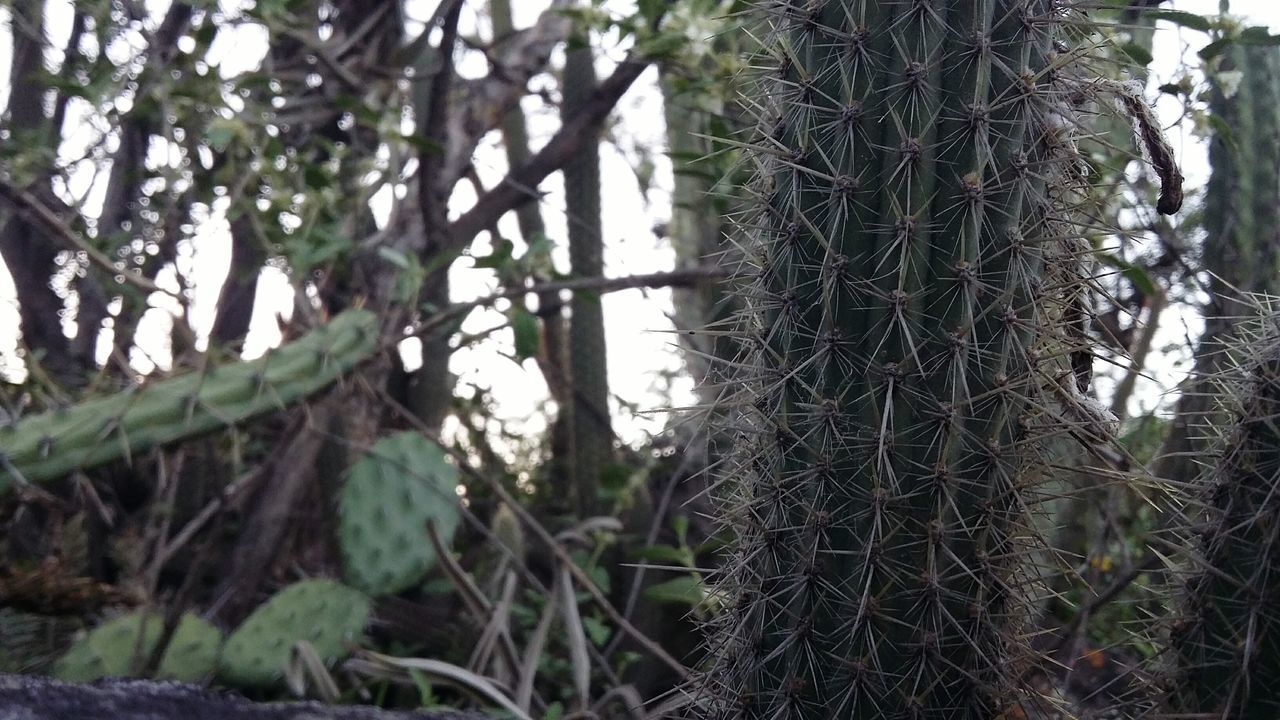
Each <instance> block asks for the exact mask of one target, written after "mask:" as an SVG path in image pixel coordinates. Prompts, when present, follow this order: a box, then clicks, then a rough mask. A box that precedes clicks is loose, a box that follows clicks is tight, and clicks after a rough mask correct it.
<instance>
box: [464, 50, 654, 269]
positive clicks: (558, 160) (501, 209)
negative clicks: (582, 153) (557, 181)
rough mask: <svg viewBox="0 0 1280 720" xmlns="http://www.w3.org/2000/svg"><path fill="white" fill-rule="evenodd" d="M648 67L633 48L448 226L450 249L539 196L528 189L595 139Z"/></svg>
mask: <svg viewBox="0 0 1280 720" xmlns="http://www.w3.org/2000/svg"><path fill="white" fill-rule="evenodd" d="M648 67H649V61H648V60H647V59H644V58H642V57H641V56H640V55H639V54H638V53H636V52H632V53H631V55H629V56H628V57H627V59H626V60H623V61H622V64H620V65H619V66H618V67H617V69H616V70H614V71H613V74H612V75H610V76H609V77H608V78H607V79H606V80H604V81H603V82H601V83H600V85H599V86H598V87H597V88H596V90H595V92H593V93H592V94H591V97H589V98H587V101H586V103H585V104H584V105H583V106H582V109H581V110H580V111H579V112H578V113H577V114H576V115H574V116H573V117H571V118H569V119H568V120H567V121H566V122H565V123H564V124H563V125H562V126H561V127H560V130H559V131H558V132H556V134H555V135H554V136H552V138H551V139H550V140H549V141H547V144H546V145H544V146H543V147H542V149H541V150H539V151H538V153H537V154H536V155H534V156H533V157H532V158H530V159H529V161H528V162H526V163H525V164H524V165H521V166H520V167H519V168H516V169H515V170H513V171H512V172H511V173H510V174H509V175H507V176H506V177H505V178H503V180H502V182H501V183H499V184H498V186H497V187H495V188H493V189H492V190H490V191H489V192H487V193H485V194H484V195H482V196H480V199H479V200H477V201H476V204H475V206H474V207H472V208H471V209H470V210H468V211H467V212H465V213H463V215H462V217H459V218H458V219H457V220H454V221H453V222H452V223H451V224H450V225H449V237H450V238H451V240H450V243H451V245H452V246H453V247H454V248H461V247H465V246H466V245H467V243H469V242H471V239H472V238H474V237H475V236H476V235H478V234H479V233H480V232H481V231H482V230H485V229H486V228H488V227H490V226H492V225H493V223H494V222H496V221H497V220H498V218H500V217H502V216H503V214H505V213H506V212H507V211H508V210H514V209H516V208H518V207H520V206H521V205H523V204H524V203H526V202H529V200H531V199H533V198H535V197H537V195H536V193H534V192H532V189H533V188H536V187H538V185H539V184H540V183H541V182H542V181H543V180H545V179H546V178H547V176H549V175H551V173H553V172H555V171H557V170H559V169H560V168H562V167H563V166H564V164H565V163H567V162H568V161H569V160H570V159H571V158H573V156H574V155H576V154H577V153H578V151H579V150H581V149H582V147H583V145H585V144H586V143H588V142H595V140H596V138H598V137H599V133H600V128H601V127H602V126H603V125H604V121H605V119H606V118H608V117H609V113H611V112H613V108H614V106H616V105H617V104H618V100H619V99H620V98H621V97H622V96H623V94H625V93H626V92H627V90H628V89H630V87H631V85H632V84H633V83H635V81H636V79H637V78H639V77H640V74H641V73H643V72H644V71H645V69H646V68H648Z"/></svg>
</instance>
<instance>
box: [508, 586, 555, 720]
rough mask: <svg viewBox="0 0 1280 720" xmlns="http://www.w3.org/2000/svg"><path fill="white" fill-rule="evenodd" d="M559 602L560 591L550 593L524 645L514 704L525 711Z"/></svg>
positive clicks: (527, 708) (530, 700) (529, 702)
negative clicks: (526, 643)
mask: <svg viewBox="0 0 1280 720" xmlns="http://www.w3.org/2000/svg"><path fill="white" fill-rule="evenodd" d="M559 602H560V593H558V592H553V593H551V595H550V597H548V598H547V605H546V607H544V608H543V609H542V617H540V618H538V626H537V627H536V628H534V630H533V635H531V636H530V637H529V644H528V645H525V647H524V662H522V663H521V664H520V680H519V682H518V683H517V684H516V704H518V705H519V706H520V707H521V708H522V709H524V710H526V711H528V710H529V707H530V705H531V703H532V702H533V681H534V680H535V679H537V677H538V660H540V659H541V658H542V650H543V648H544V647H546V645H547V636H548V635H549V634H550V632H551V622H552V621H553V620H554V619H555V617H556V606H557V605H558V604H559Z"/></svg>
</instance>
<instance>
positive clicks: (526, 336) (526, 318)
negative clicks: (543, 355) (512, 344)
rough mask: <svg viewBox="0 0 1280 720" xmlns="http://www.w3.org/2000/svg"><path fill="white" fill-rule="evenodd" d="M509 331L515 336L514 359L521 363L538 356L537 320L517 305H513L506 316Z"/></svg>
mask: <svg viewBox="0 0 1280 720" xmlns="http://www.w3.org/2000/svg"><path fill="white" fill-rule="evenodd" d="M508 317H509V319H510V322H511V330H512V331H513V332H514V333H515V336H516V357H518V358H520V361H521V362H524V361H525V360H528V359H529V358H531V357H533V356H535V355H537V354H538V319H537V318H535V317H534V316H533V313H531V312H529V311H528V310H526V309H525V308H524V307H522V306H519V305H513V306H512V308H511V311H510V313H509V315H508Z"/></svg>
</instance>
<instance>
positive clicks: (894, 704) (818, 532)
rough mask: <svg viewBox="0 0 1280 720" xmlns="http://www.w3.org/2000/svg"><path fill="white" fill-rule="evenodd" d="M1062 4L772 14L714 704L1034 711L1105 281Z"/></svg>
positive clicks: (953, 712)
mask: <svg viewBox="0 0 1280 720" xmlns="http://www.w3.org/2000/svg"><path fill="white" fill-rule="evenodd" d="M1062 6H1063V3H1061V2H1053V1H1052V0H972V1H970V0H965V1H963V2H961V1H958V0H957V1H955V2H946V1H943V0H932V1H930V0H912V1H906V0H902V1H895V0H878V1H877V0H827V1H825V2H824V1H821V0H811V1H808V2H801V1H800V0H793V1H792V2H769V3H758V4H757V5H756V9H755V10H753V11H752V12H755V13H757V14H759V15H760V16H762V17H761V19H762V20H764V21H766V22H767V23H768V24H769V25H770V28H771V30H770V32H768V34H767V35H766V39H765V48H764V50H765V52H764V55H765V58H764V60H765V62H766V64H770V65H771V66H772V68H771V69H770V70H768V71H767V72H766V74H765V76H764V77H763V79H762V82H761V88H760V91H759V92H758V93H756V94H755V96H754V97H755V99H756V100H757V101H758V103H759V107H760V128H761V129H760V137H759V139H758V140H757V141H756V142H754V143H753V144H752V147H750V148H749V150H748V153H747V154H748V157H749V158H750V159H751V162H753V163H754V164H755V166H756V170H757V173H756V179H755V180H754V182H753V183H752V184H751V185H750V187H749V188H747V190H746V192H748V193H750V198H751V200H752V202H753V203H754V205H755V212H754V214H753V215H752V216H751V217H749V218H747V219H746V220H745V221H744V222H743V223H742V229H743V233H742V234H743V235H745V236H746V237H745V238H744V239H742V240H741V242H742V243H743V244H744V245H745V249H746V258H747V260H746V262H745V263H744V266H743V267H742V269H741V272H740V278H739V280H740V281H741V288H742V290H741V293H742V296H743V299H744V301H745V302H746V304H747V305H748V308H747V310H746V311H745V312H744V313H743V317H742V321H741V324H740V332H739V337H740V339H741V340H742V342H743V344H744V346H745V347H746V351H745V353H744V356H743V358H742V361H741V363H740V364H739V366H740V367H741V369H742V370H741V373H742V378H741V380H742V382H741V385H740V386H741V387H742V388H743V390H742V394H741V396H740V397H738V398H737V399H738V401H739V402H737V403H736V404H735V409H736V410H737V411H738V412H737V413H736V417H735V418H734V419H733V421H732V422H733V424H734V428H733V429H734V430H735V431H736V432H737V434H738V437H739V440H738V441H737V448H736V454H735V459H736V462H735V463H734V464H733V466H732V467H731V468H730V469H729V470H728V471H727V472H726V473H725V475H724V477H723V478H722V483H721V484H720V488H721V498H720V499H721V500H722V502H723V505H722V508H723V512H724V517H725V521H726V522H727V523H728V524H729V525H730V529H731V536H732V537H733V539H734V543H735V547H734V554H733V557H732V558H731V559H730V561H729V564H728V568H727V569H726V570H725V572H724V577H723V579H722V584H721V590H723V592H724V597H725V598H726V600H727V601H728V602H729V604H730V608H729V609H728V610H727V611H726V612H725V613H723V614H722V616H721V617H720V619H719V620H717V623H718V624H717V625H716V626H715V627H713V628H712V639H711V647H710V650H711V654H712V656H713V658H714V661H713V666H712V668H711V669H710V670H709V672H708V675H707V676H706V684H705V686H704V687H705V689H706V693H705V696H704V697H703V701H704V702H703V704H702V707H703V708H704V709H705V710H707V714H708V716H709V717H716V718H728V717H750V718H755V717H761V718H763V717H770V718H785V717H796V718H991V717H995V716H996V715H997V714H998V713H1000V712H1001V711H1002V710H1003V709H1005V708H1007V707H1009V706H1010V705H1011V704H1012V703H1013V702H1015V699H1014V698H1016V697H1017V688H1018V685H1019V669H1020V667H1021V666H1020V665H1019V664H1018V662H1017V661H1018V660H1020V659H1022V658H1023V657H1024V656H1025V655H1026V654H1029V653H1030V650H1029V649H1028V647H1027V644H1026V643H1025V642H1024V641H1023V640H1022V639H1021V637H1020V635H1019V627H1018V622H1017V620H1018V619H1019V618H1021V617H1022V616H1023V612H1022V602H1021V601H1022V599H1023V596H1024V589H1025V588H1026V587H1027V586H1028V584H1029V581H1030V580H1031V579H1032V578H1033V576H1034V568H1033V567H1031V566H1030V565H1031V561H1030V558H1032V557H1035V555H1034V553H1032V552H1031V551H1030V549H1029V545H1030V542H1029V540H1028V538H1029V536H1031V535H1033V534H1034V531H1033V530H1032V528H1031V518H1030V514H1031V510H1030V509H1029V508H1030V506H1031V505H1032V504H1033V501H1034V495H1033V489H1032V485H1033V482H1034V478H1035V477H1036V474H1037V471H1038V467H1039V462H1040V461H1042V460H1043V457H1042V456H1041V453H1040V452H1039V451H1040V450H1042V449H1043V446H1042V445H1041V443H1040V441H1041V440H1045V439H1047V437H1048V435H1049V434H1050V433H1051V432H1053V431H1055V430H1054V429H1053V428H1051V426H1056V431H1061V429H1062V428H1064V427H1066V426H1067V425H1068V423H1066V422H1065V421H1064V420H1063V417H1064V416H1063V414H1062V413H1061V412H1059V410H1060V409H1061V408H1060V404H1061V403H1062V402H1063V400H1062V398H1063V397H1066V398H1071V397H1074V396H1073V395H1072V392H1073V390H1074V386H1069V385H1064V384H1063V382H1062V378H1063V377H1068V376H1069V367H1070V363H1069V361H1068V359H1067V355H1068V354H1069V349H1070V348H1074V349H1077V350H1078V349H1079V340H1078V339H1076V340H1070V339H1069V335H1068V333H1069V331H1068V330H1067V328H1065V327H1064V323H1063V322H1062V321H1061V317H1062V315H1063V308H1064V307H1066V306H1067V305H1068V304H1069V303H1070V302H1071V301H1072V299H1073V298H1074V297H1076V295H1077V293H1079V292H1080V290H1081V287H1082V282H1083V280H1082V278H1081V277H1080V270H1079V264H1078V263H1077V262H1076V261H1075V258H1076V254H1075V253H1076V252H1077V248H1076V247H1075V245H1074V243H1073V241H1072V240H1070V239H1069V238H1071V237H1073V234H1072V230H1073V228H1072V227H1070V225H1069V224H1068V223H1067V221H1066V219H1065V213H1066V209H1067V206H1068V205H1069V204H1070V202H1071V199H1070V198H1071V197H1072V196H1073V194H1072V187H1071V186H1072V185H1073V184H1074V183H1075V182H1076V181H1077V178H1078V177H1079V171H1078V169H1077V163H1078V162H1079V160H1078V158H1077V157H1076V153H1075V151H1074V144H1073V142H1072V139H1071V137H1070V134H1071V132H1072V130H1073V128H1074V123H1073V116H1072V110H1071V106H1070V105H1069V103H1068V102H1067V100H1068V93H1069V92H1070V91H1072V90H1078V89H1079V88H1080V87H1081V85H1080V83H1077V82H1074V77H1073V76H1072V75H1071V72H1072V69H1073V67H1074V63H1073V62H1072V58H1071V57H1069V56H1068V55H1066V54H1064V51H1063V50H1062V49H1061V48H1062V47H1064V46H1062V45H1059V44H1056V43H1055V41H1056V40H1057V38H1056V35H1057V34H1058V31H1059V28H1061V27H1064V26H1065V22H1066V20H1067V18H1066V11H1064V10H1063V9H1062ZM1078 20H1080V21H1083V18H1079V19H1078ZM1073 343H1074V345H1073ZM1068 383H1069V381H1068ZM1051 388H1057V390H1056V391H1053V392H1051V391H1050V389H1051ZM1054 408H1059V410H1055V409H1054Z"/></svg>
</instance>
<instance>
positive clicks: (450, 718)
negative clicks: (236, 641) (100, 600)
mask: <svg viewBox="0 0 1280 720" xmlns="http://www.w3.org/2000/svg"><path fill="white" fill-rule="evenodd" d="M171 719H172V720H491V719H489V718H487V717H486V716H484V715H479V714H475V713H451V712H438V711H417V712H395V711H391V710H380V709H378V708H372V707H364V706H360V705H324V704H321V703H316V702H293V703H255V702H251V701H249V700H246V699H245V698H243V697H240V696H239V695H235V694H232V693H226V692H218V691H215V690H209V689H206V688H202V687H197V686H195V685H185V684H183V683H176V682H160V681H156V680H128V679H116V678H111V679H106V680H99V681H97V682H94V683H86V684H78V683H64V682H59V681H57V680H52V679H50V678H46V677H41V676H38V675H7V674H3V673H0V720H171Z"/></svg>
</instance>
